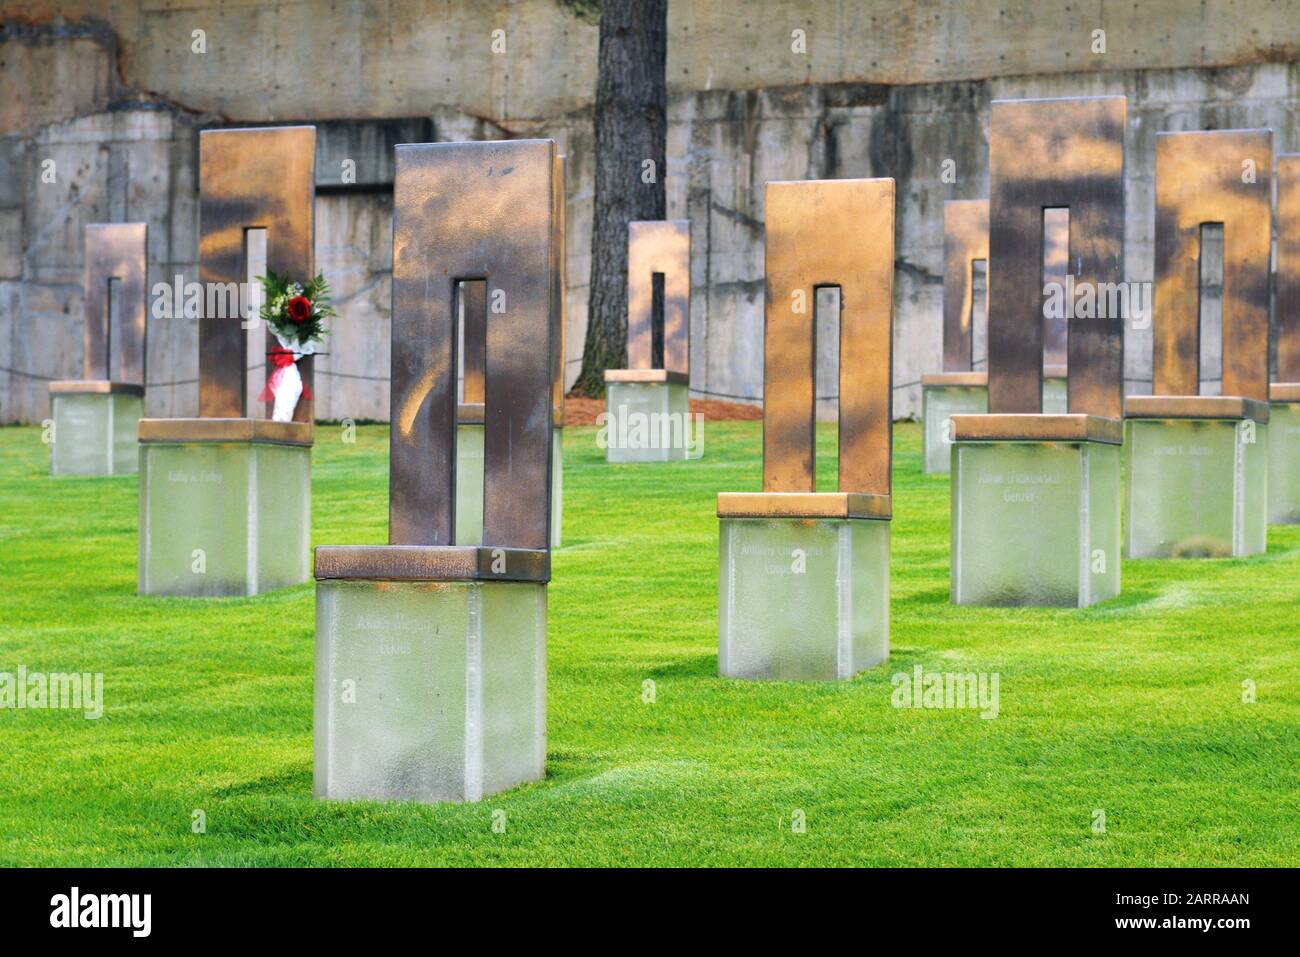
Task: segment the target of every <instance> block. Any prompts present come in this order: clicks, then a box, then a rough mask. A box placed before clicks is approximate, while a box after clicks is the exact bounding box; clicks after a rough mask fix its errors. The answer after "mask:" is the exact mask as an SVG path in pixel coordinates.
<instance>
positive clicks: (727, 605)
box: [718, 518, 889, 681]
mask: <svg viewBox="0 0 1300 957" xmlns="http://www.w3.org/2000/svg"><path fill="white" fill-rule="evenodd" d="M720 522H721V543H720V550H719V566H718V567H719V571H720V581H719V628H718V674H720V675H722V676H723V677H724V678H748V679H754V680H768V681H799V680H814V681H833V680H836V679H847V678H851V677H853V675H855V674H857V673H858V672H860V671H862V670H864V669H866V668H870V667H873V666H874V665H877V664H879V663H880V662H882V661H884V660H885V659H886V658H887V657H889V522H888V521H886V520H877V519H834V520H831V519H807V518H773V519H767V518H723V519H721V520H720Z"/></svg>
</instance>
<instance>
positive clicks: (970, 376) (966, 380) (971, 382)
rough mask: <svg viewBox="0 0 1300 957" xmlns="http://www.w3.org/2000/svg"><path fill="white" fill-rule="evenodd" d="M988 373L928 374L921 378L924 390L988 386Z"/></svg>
mask: <svg viewBox="0 0 1300 957" xmlns="http://www.w3.org/2000/svg"><path fill="white" fill-rule="evenodd" d="M988 384H989V374H988V373H987V372H927V373H926V374H925V375H923V376H921V387H922V388H926V387H929V388H945V387H951V386H987V385H988Z"/></svg>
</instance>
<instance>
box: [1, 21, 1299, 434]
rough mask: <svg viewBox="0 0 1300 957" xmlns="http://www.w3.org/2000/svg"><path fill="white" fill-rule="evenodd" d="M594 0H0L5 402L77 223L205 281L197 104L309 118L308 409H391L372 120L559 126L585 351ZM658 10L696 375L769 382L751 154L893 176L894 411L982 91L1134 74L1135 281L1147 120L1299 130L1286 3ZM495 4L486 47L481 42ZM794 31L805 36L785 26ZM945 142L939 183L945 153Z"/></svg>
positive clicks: (77, 333)
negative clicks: (344, 176) (136, 234)
mask: <svg viewBox="0 0 1300 957" xmlns="http://www.w3.org/2000/svg"><path fill="white" fill-rule="evenodd" d="M585 6H587V4H585V3H584V0H564V2H559V3H557V2H555V0H516V2H504V3H500V4H486V3H475V2H470V0H446V2H437V3H433V2H430V3H418V2H399V0H393V2H383V3H381V2H377V0H375V2H364V3H358V4H346V3H345V4H335V3H329V2H326V0H299V2H294V0H282V2H279V3H275V4H255V3H251V2H249V3H244V2H232V0H225V2H222V3H217V2H215V0H187V2H186V3H185V4H180V3H174V2H170V0H135V2H132V0H121V2H114V3H107V2H103V3H90V2H74V3H52V2H45V0H35V2H28V3H23V4H2V3H0V421H15V420H28V421H30V420H37V421H39V420H40V419H42V418H44V417H45V416H46V415H47V414H48V409H47V400H46V397H45V379H46V378H57V377H63V376H70V375H75V374H76V373H77V371H78V370H79V369H80V364H81V288H80V283H81V229H82V226H83V225H84V224H85V223H88V222H96V221H105V220H109V221H111V220H117V221H127V220H146V221H148V222H149V224H150V243H149V256H150V282H151V283H152V282H159V281H169V280H170V279H171V277H172V276H173V275H175V274H176V273H178V272H179V273H181V274H183V275H185V276H186V277H187V278H197V268H196V260H197V194H196V192H195V190H196V177H195V168H196V160H197V131H198V130H199V129H201V128H203V127H205V126H210V125H222V124H229V123H263V122H293V121H304V120H306V121H313V122H318V123H320V124H321V127H320V129H321V133H320V149H319V153H318V184H319V186H320V187H321V193H320V195H319V197H318V200H317V261H318V264H319V265H320V267H321V268H322V269H324V270H325V271H326V272H327V274H328V275H329V277H330V279H331V281H332V283H333V285H334V287H335V293H336V295H337V298H338V300H339V306H340V312H341V313H342V315H341V317H340V319H339V321H338V322H337V324H336V326H335V330H334V335H333V337H332V339H331V342H330V344H329V347H328V349H329V352H330V355H329V356H327V357H322V359H321V360H320V362H319V364H318V372H319V375H318V387H317V392H318V404H319V409H320V414H321V415H322V416H325V417H332V418H340V417H343V416H352V417H354V418H362V417H365V418H383V417H386V415H387V407H388V398H387V377H388V311H389V305H390V304H389V297H390V284H389V283H390V260H391V202H392V200H391V193H390V190H391V169H392V163H391V144H392V142H395V141H400V140H401V139H402V138H405V137H420V138H426V137H430V136H431V137H433V138H436V139H440V140H451V139H472V138H499V137H503V136H509V135H547V136H554V137H555V138H556V139H557V141H558V142H559V145H560V149H561V151H562V152H565V153H566V154H567V155H568V156H569V179H568V196H567V201H568V221H569V229H570V231H569V237H568V263H569V269H568V272H569V275H568V281H569V292H568V299H567V305H568V318H569V329H568V343H569V349H568V356H567V361H568V364H569V370H570V374H571V376H572V375H576V373H577V366H578V362H579V360H580V352H581V343H582V338H583V332H584V329H585V322H586V276H587V274H588V271H589V262H590V248H589V244H590V239H589V236H590V222H591V182H592V176H591V174H592V164H593V159H592V152H591V151H592V135H591V119H590V100H591V96H592V93H593V91H594V88H595V46H596V28H595V26H594V24H593V23H592V22H591V21H590V20H589V19H584V18H583V17H582V16H581V15H579V14H580V13H581V11H582V8H584V7H585ZM1049 6H1050V7H1051V9H1047V7H1049ZM904 8H906V9H904ZM669 17H670V22H669V64H668V73H669V82H670V108H669V109H670V129H669V157H668V170H667V178H666V182H667V187H668V196H669V215H670V216H673V217H689V218H690V219H691V220H692V223H693V226H692V240H693V262H692V278H693V286H694V294H693V297H692V350H693V353H692V364H693V369H692V386H693V388H694V389H696V390H697V391H698V392H701V393H710V394H715V395H718V396H722V397H738V398H756V397H758V396H760V395H761V391H762V263H763V246H762V221H763V184H764V183H765V182H766V181H768V180H773V179H799V178H808V177H844V176H894V177H896V178H897V179H898V202H899V207H898V224H897V237H896V239H897V255H898V261H897V272H896V290H895V296H896V300H895V329H896V343H895V349H896V362H895V377H896V382H897V383H898V386H899V388H898V390H897V392H896V396H895V408H896V413H897V414H900V415H906V414H912V413H915V412H916V410H917V408H918V404H919V389H918V388H917V387H916V385H915V383H916V380H918V379H919V377H920V375H921V374H922V373H924V372H927V371H930V370H932V369H934V368H937V366H938V362H939V356H940V346H939V329H940V295H941V288H942V287H941V281H940V267H941V255H942V250H941V244H942V235H941V221H942V204H943V201H944V200H945V199H952V198H973V197H979V196H984V195H986V194H987V188H988V171H987V140H986V134H985V129H986V126H987V120H988V108H989V103H990V101H991V100H992V99H993V98H996V97H1020V96H1057V95H1080V94H1093V93H1124V94H1126V95H1127V96H1128V98H1129V116H1130V127H1129V139H1128V179H1129V218H1128V224H1127V235H1126V239H1127V243H1128V250H1127V256H1128V275H1129V278H1130V279H1149V278H1150V277H1151V268H1152V254H1151V238H1152V236H1151V234H1152V225H1153V209H1152V207H1153V182H1152V175H1153V168H1154V138H1155V133H1156V132H1157V131H1158V130H1162V129H1199V128H1228V127H1233V126H1270V127H1272V128H1273V129H1274V130H1275V131H1276V145H1277V148H1278V150H1279V151H1283V150H1294V149H1300V128H1297V123H1298V122H1300V121H1298V120H1297V106H1298V103H1300V101H1298V99H1297V97H1298V95H1300V73H1298V72H1297V67H1296V66H1295V65H1294V64H1292V63H1291V62H1289V61H1291V60H1293V59H1295V51H1296V50H1297V49H1298V48H1300V21H1296V19H1295V18H1294V16H1292V15H1291V13H1290V12H1289V11H1288V10H1286V9H1285V5H1282V4H1274V3H1269V2H1267V0H1242V2H1227V0H1224V2H1205V3H1199V4H1187V3H1184V2H1181V0H1156V2H1148V3H1143V4H1141V5H1140V8H1139V7H1137V6H1134V7H1131V8H1127V9H1119V8H1118V7H1117V6H1116V5H1114V4H1103V3H1101V2H1091V3H1083V4H1078V3H1075V4H1071V5H1070V7H1069V8H1068V9H1067V8H1066V7H1064V6H1060V7H1058V6H1056V5H1043V4H1039V3H1034V2H1023V3H1020V2H1017V3H1004V4H999V5H997V6H996V7H988V6H987V5H986V4H982V3H976V2H960V3H938V2H935V3H926V2H922V3H917V4H911V5H903V4H897V3H887V2H882V0H870V2H859V3H846V2H829V0H827V2H813V0H804V2H798V3H781V2H777V0H757V2H749V3H731V4H725V3H709V2H704V0H700V2H686V0H673V3H672V4H670V14H669ZM497 29H500V30H503V31H505V33H504V38H505V43H506V52H505V53H500V54H494V53H493V52H492V47H491V43H492V31H493V30H497ZM797 29H798V30H803V31H805V34H806V37H805V39H806V49H807V52H806V53H800V52H796V50H795V49H792V44H793V43H794V40H795V39H797V37H792V31H794V30H797ZM1095 29H1104V30H1105V31H1106V42H1107V50H1106V52H1105V53H1104V54H1100V55H1098V54H1094V53H1093V52H1092V51H1091V45H1092V43H1093V33H1092V31H1093V30H1095ZM195 30H203V31H204V39H205V42H206V52H204V53H196V52H194V37H193V31H195ZM343 159H354V160H355V161H356V164H357V183H356V184H355V185H354V186H351V187H342V186H340V185H339V180H340V169H341V167H340V164H341V161H342V160H343ZM945 159H952V160H953V161H954V162H955V164H956V173H957V179H956V182H955V183H945V182H943V181H942V180H941V176H940V173H941V164H942V163H943V161H944V160H945ZM47 160H53V161H54V169H55V171H56V178H55V181H54V182H52V183H51V182H43V181H42V172H43V171H44V170H45V166H44V164H45V161H47ZM636 172H637V173H639V170H638V171H636ZM823 325H825V324H823ZM825 331H826V332H827V333H829V332H831V331H832V330H831V327H829V326H826V327H825ZM149 335H150V344H149V362H150V374H149V378H150V381H151V383H152V387H151V389H150V392H149V398H148V409H149V412H150V414H155V415H185V414H193V413H194V412H195V411H196V410H197V395H196V383H195V380H196V378H197V365H196V363H197V356H196V349H197V345H196V344H197V335H196V330H195V328H194V323H193V322H192V321H185V320H165V321H157V322H154V323H152V325H151V328H150V332H149ZM823 339H824V340H825V342H824V344H823V346H824V347H823V354H822V356H821V357H820V362H819V378H820V379H821V383H820V384H819V393H820V394H822V395H831V394H833V392H834V382H835V379H834V375H833V370H834V367H835V363H834V353H833V347H832V346H833V336H831V335H825V336H823ZM1128 350H1129V354H1128V362H1127V376H1128V378H1129V380H1130V381H1129V386H1130V388H1132V389H1135V390H1138V391H1141V390H1142V389H1143V388H1145V387H1146V385H1147V384H1148V382H1149V378H1150V372H1149V368H1150V334H1149V332H1141V331H1137V330H1134V331H1131V333H1130V335H1129V337H1128Z"/></svg>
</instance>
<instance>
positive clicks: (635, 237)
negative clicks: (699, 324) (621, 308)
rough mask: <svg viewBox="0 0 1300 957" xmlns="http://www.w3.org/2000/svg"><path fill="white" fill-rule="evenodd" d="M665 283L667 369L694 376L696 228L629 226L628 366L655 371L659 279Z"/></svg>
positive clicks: (674, 223) (681, 222)
mask: <svg viewBox="0 0 1300 957" xmlns="http://www.w3.org/2000/svg"><path fill="white" fill-rule="evenodd" d="M655 273H662V274H663V277H664V368H665V369H668V370H670V371H672V372H689V371H690V332H691V223H690V220H686V219H671V220H645V221H637V222H631V223H628V224H627V365H628V368H629V369H649V368H650V367H651V366H653V365H654V363H653V362H652V361H651V360H652V355H651V353H652V343H651V312H652V310H653V304H652V300H653V298H654V296H653V290H654V274H655Z"/></svg>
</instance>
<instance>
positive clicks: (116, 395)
mask: <svg viewBox="0 0 1300 957" xmlns="http://www.w3.org/2000/svg"><path fill="white" fill-rule="evenodd" d="M148 233H149V228H148V226H147V225H145V224H144V223H91V224H89V225H87V226H86V228H85V231H84V236H85V266H84V269H85V273H84V274H85V281H84V293H85V314H86V324H85V329H84V331H83V334H82V341H83V343H84V351H83V353H82V376H81V378H80V379H70V380H60V381H55V382H51V383H50V385H49V390H50V418H51V420H52V422H53V426H54V427H53V432H52V433H51V442H50V474H51V475H125V474H129V473H134V472H135V471H136V469H137V468H138V465H139V452H138V450H137V445H136V428H137V425H138V423H139V421H140V418H141V416H143V415H144V385H145V356H146V351H145V335H146V314H147V309H146V301H145V300H146V288H147V283H146V274H147V265H146V256H147V243H148ZM114 315H116V317H117V320H118V321H117V323H116V327H115V326H114V323H113V321H112V320H113V317H114Z"/></svg>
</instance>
